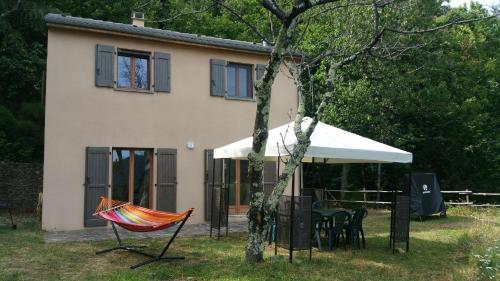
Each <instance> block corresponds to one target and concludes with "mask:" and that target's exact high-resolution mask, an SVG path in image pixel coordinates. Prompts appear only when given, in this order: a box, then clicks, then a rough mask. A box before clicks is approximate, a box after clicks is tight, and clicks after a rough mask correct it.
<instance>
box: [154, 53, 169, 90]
mask: <svg viewBox="0 0 500 281" xmlns="http://www.w3.org/2000/svg"><path fill="white" fill-rule="evenodd" d="M154 89H155V91H156V92H167V93H170V54H165V53H155V81H154Z"/></svg>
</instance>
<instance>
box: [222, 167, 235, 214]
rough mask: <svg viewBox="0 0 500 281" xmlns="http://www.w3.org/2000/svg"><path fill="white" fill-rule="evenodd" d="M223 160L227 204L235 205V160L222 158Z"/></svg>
mask: <svg viewBox="0 0 500 281" xmlns="http://www.w3.org/2000/svg"><path fill="white" fill-rule="evenodd" d="M224 161H225V162H224V175H225V177H226V178H225V183H226V185H227V186H228V187H229V206H234V205H236V160H230V159H224ZM229 166H231V169H229V168H230V167H229Z"/></svg>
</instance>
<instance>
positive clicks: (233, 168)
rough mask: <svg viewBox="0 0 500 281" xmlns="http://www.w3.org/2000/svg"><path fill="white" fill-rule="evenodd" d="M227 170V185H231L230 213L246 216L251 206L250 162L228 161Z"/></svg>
mask: <svg viewBox="0 0 500 281" xmlns="http://www.w3.org/2000/svg"><path fill="white" fill-rule="evenodd" d="M225 169H226V171H225V172H224V174H225V176H226V183H228V185H229V213H230V214H245V213H246V212H247V211H248V208H249V205H250V179H249V177H248V161H247V160H231V163H229V161H226V164H225Z"/></svg>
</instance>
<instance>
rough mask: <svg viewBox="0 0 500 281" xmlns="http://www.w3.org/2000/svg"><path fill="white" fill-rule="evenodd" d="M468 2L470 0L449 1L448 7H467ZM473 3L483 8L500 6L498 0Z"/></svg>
mask: <svg viewBox="0 0 500 281" xmlns="http://www.w3.org/2000/svg"><path fill="white" fill-rule="evenodd" d="M470 2H471V1H470V0H450V6H451V7H458V6H462V5H463V4H464V3H467V5H468V4H469V3H470ZM474 2H479V3H481V4H483V5H484V6H493V5H498V4H500V0H475V1H474Z"/></svg>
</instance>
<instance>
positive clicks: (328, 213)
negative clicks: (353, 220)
mask: <svg viewBox="0 0 500 281" xmlns="http://www.w3.org/2000/svg"><path fill="white" fill-rule="evenodd" d="M312 211H313V212H315V213H317V214H320V215H321V216H322V217H323V218H324V219H330V218H333V216H335V213H337V212H340V211H345V212H348V213H349V214H350V215H351V216H352V213H353V212H352V211H351V210H347V209H343V208H336V209H313V210H312Z"/></svg>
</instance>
